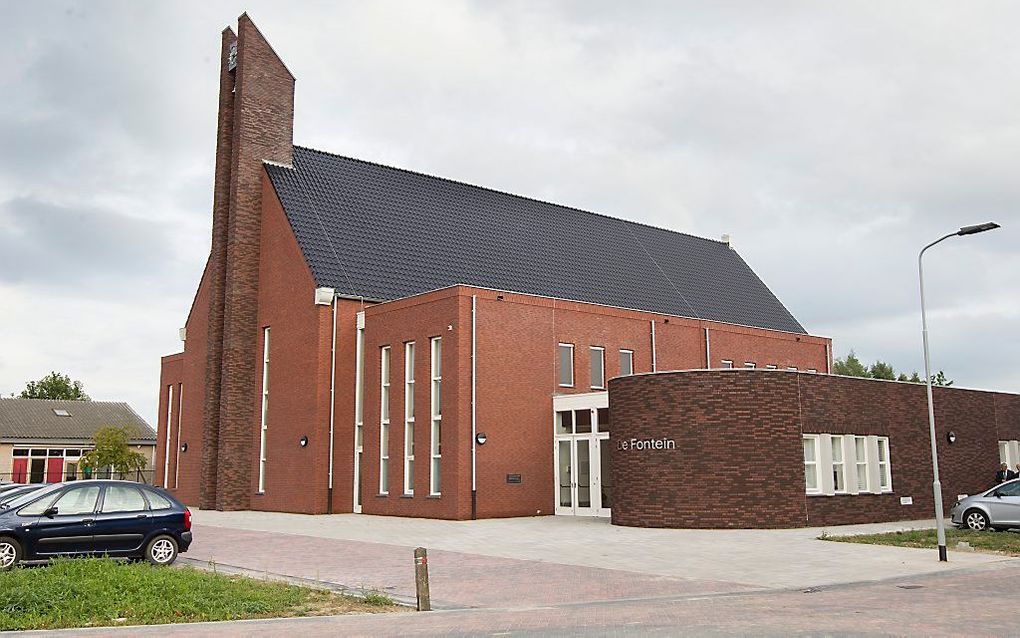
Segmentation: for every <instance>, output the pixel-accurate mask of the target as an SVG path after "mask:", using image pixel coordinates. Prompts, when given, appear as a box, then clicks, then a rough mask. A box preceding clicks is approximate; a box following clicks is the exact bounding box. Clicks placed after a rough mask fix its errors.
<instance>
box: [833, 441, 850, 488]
mask: <svg viewBox="0 0 1020 638" xmlns="http://www.w3.org/2000/svg"><path fill="white" fill-rule="evenodd" d="M829 441H830V442H831V444H832V488H833V490H834V491H835V492H836V493H837V494H845V493H846V463H845V462H844V461H843V437H842V436H830V437H829Z"/></svg>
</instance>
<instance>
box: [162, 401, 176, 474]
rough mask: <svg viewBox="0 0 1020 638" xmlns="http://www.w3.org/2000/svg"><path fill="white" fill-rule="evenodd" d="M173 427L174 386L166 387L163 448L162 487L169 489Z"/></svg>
mask: <svg viewBox="0 0 1020 638" xmlns="http://www.w3.org/2000/svg"><path fill="white" fill-rule="evenodd" d="M173 425H174V386H173V384H170V385H168V386H167V387H166V447H165V448H163V487H170V482H169V481H170V430H171V429H173Z"/></svg>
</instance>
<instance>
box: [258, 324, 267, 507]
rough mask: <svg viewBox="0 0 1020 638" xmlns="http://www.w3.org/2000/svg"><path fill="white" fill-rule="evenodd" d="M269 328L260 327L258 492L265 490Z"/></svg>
mask: <svg viewBox="0 0 1020 638" xmlns="http://www.w3.org/2000/svg"><path fill="white" fill-rule="evenodd" d="M268 413H269V328H268V327H266V328H263V329H262V427H261V429H260V431H259V493H260V494H261V493H263V492H265V491H266V431H267V428H268V427H269V422H268V421H267V419H266V416H267V415H268Z"/></svg>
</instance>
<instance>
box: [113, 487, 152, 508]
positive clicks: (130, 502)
mask: <svg viewBox="0 0 1020 638" xmlns="http://www.w3.org/2000/svg"><path fill="white" fill-rule="evenodd" d="M145 509H146V507H145V499H144V498H142V493H141V492H140V491H138V488H136V487H129V486H126V485H110V486H108V487H107V488H106V496H104V497H103V512H104V513H106V514H110V513H113V512H143V511H145Z"/></svg>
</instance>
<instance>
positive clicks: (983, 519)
mask: <svg viewBox="0 0 1020 638" xmlns="http://www.w3.org/2000/svg"><path fill="white" fill-rule="evenodd" d="M963 522H964V523H966V525H967V527H968V528H969V529H972V530H974V531H975V532H983V531H985V530H987V529H990V528H991V523H992V522H991V521H990V520H988V515H987V514H985V513H984V512H982V511H981V510H970V511H968V512H967V513H966V514H964V515H963Z"/></svg>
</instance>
